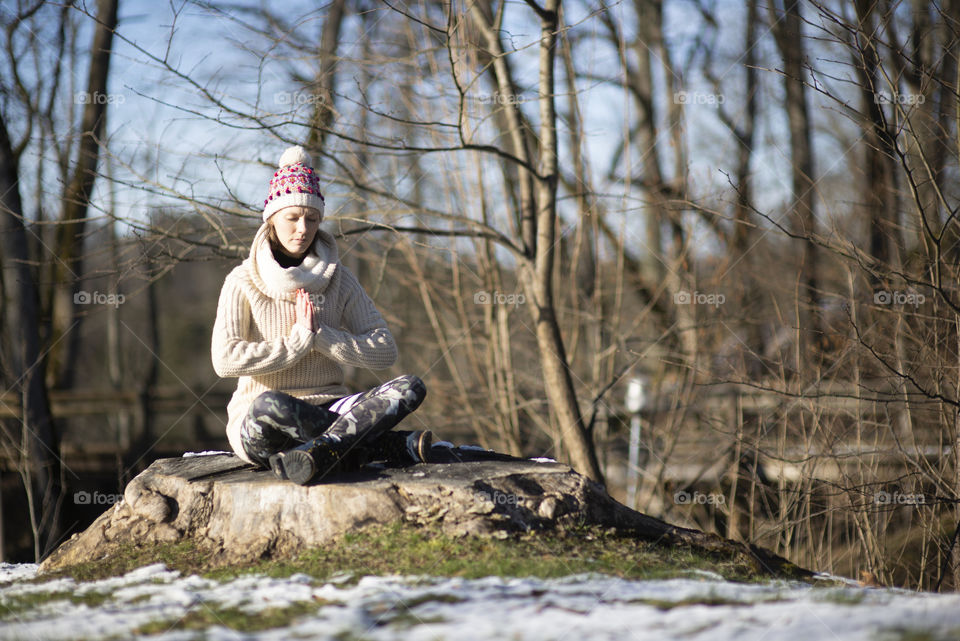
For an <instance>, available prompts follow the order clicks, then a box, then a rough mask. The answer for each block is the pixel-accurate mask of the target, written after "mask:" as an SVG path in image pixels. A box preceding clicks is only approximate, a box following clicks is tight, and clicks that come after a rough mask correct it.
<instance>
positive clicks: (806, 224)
mask: <svg viewBox="0 0 960 641" xmlns="http://www.w3.org/2000/svg"><path fill="white" fill-rule="evenodd" d="M784 4H785V7H784V9H783V15H782V16H781V15H777V13H778V10H777V8H776V6H775V5H771V6H770V11H771V14H772V15H771V21H772V23H773V28H772V30H773V34H774V37H775V39H776V41H777V47H778V48H779V50H780V55H781V56H782V57H783V73H784V76H783V84H784V89H785V90H786V104H785V108H786V111H787V123H788V128H789V131H790V150H791V160H792V163H791V164H792V177H791V189H792V192H793V202H792V203H791V206H790V209H791V213H792V227H793V232H794V233H796V234H798V235H800V236H802V237H803V238H804V239H805V240H804V242H803V256H802V265H801V267H800V282H801V287H802V293H803V295H804V296H805V300H803V301H802V303H804V304H806V305H807V309H805V310H801V311H800V319H801V325H800V337H801V339H800V340H801V345H800V348H801V358H803V357H804V356H809V355H810V346H812V345H816V343H817V341H818V340H819V338H820V335H821V329H820V320H819V314H818V308H817V297H818V292H819V285H818V282H817V278H818V265H817V262H818V257H817V246H816V244H815V243H814V242H813V240H812V239H813V238H814V236H815V235H816V232H817V226H816V219H815V207H814V203H815V196H816V193H815V190H814V181H813V148H812V144H811V139H810V137H811V133H810V132H811V129H812V128H811V123H810V113H809V109H808V108H807V92H806V87H805V86H804V80H803V79H804V64H805V60H804V56H805V55H806V54H805V52H804V46H803V37H802V36H803V34H802V26H803V17H802V16H801V15H800V3H799V2H795V1H794V0H786V1H785V2H784ZM799 365H800V363H798V366H799Z"/></svg>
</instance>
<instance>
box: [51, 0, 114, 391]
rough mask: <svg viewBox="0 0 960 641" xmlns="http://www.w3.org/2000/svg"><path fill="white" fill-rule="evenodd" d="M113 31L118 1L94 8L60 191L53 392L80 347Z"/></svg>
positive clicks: (69, 381) (69, 373)
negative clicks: (75, 142) (82, 90)
mask: <svg viewBox="0 0 960 641" xmlns="http://www.w3.org/2000/svg"><path fill="white" fill-rule="evenodd" d="M116 26H117V0H99V1H98V2H97V26H96V28H95V29H94V34H93V49H92V50H91V53H90V71H89V75H88V77H87V93H86V102H85V105H84V108H83V118H82V120H81V127H80V149H79V153H78V156H77V163H76V167H75V169H74V172H73V175H72V177H71V179H70V182H69V184H68V185H67V186H66V188H65V189H64V194H63V211H62V213H61V217H60V225H59V226H58V227H57V235H56V252H57V256H58V257H59V260H57V261H55V263H54V282H53V286H54V288H55V292H54V299H53V300H54V303H53V334H52V341H53V344H54V347H53V349H52V350H51V361H52V365H53V369H54V372H53V374H54V385H55V386H56V387H72V386H73V381H74V376H75V370H76V357H77V350H78V348H79V345H80V342H79V339H80V320H81V318H82V316H81V315H79V314H78V313H77V306H76V304H75V303H74V296H75V295H76V294H77V292H78V291H79V289H80V283H81V282H82V279H83V240H84V232H85V230H86V218H87V212H88V210H89V205H90V194H91V192H92V191H93V185H94V182H95V181H96V177H97V163H98V161H99V159H100V145H101V141H102V138H103V134H104V131H105V130H106V120H107V107H108V105H109V103H110V102H111V101H110V100H109V96H108V94H107V76H108V73H109V70H110V53H111V51H110V48H111V46H112V43H113V32H114V29H116Z"/></svg>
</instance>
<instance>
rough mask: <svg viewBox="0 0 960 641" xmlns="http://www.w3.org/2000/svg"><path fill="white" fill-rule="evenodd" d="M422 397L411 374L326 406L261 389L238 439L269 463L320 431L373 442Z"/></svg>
mask: <svg viewBox="0 0 960 641" xmlns="http://www.w3.org/2000/svg"><path fill="white" fill-rule="evenodd" d="M426 395H427V388H426V387H425V386H424V384H423V381H421V380H420V379H419V378H417V377H416V376H412V375H404V376H398V377H397V378H395V379H393V380H392V381H388V382H386V383H384V384H383V385H380V386H378V387H375V388H373V389H371V390H368V391H366V392H362V393H360V394H354V395H353V396H345V397H343V398H341V399H339V400H336V401H333V402H331V403H327V404H325V405H311V404H310V403H307V402H306V401H303V400H300V399H299V398H296V397H294V396H291V395H289V394H286V393H284V392H277V391H269V392H264V393H263V394H261V395H260V396H258V397H257V398H255V399H254V400H253V402H252V403H251V404H250V409H249V410H247V415H246V416H245V417H244V419H243V423H242V424H241V426H240V439H241V441H242V443H243V449H244V451H245V452H246V453H247V456H249V457H250V459H251V460H253V461H254V462H256V463H259V464H260V465H262V466H264V467H269V463H268V459H269V458H270V456H272V455H273V454H277V453H279V452H285V451H287V450H290V449H293V448H294V447H296V446H298V445H300V444H302V443H305V442H307V441H309V440H311V439H314V438H316V437H318V436H320V435H324V434H325V435H328V436H332V437H335V438H336V439H338V440H340V439H355V440H356V441H357V443H360V442H361V441H367V440H374V439H376V438H377V437H379V436H380V435H381V434H383V433H385V432H387V431H388V430H391V429H393V427H394V426H395V425H396V424H397V423H399V422H400V421H401V420H402V419H403V418H404V417H405V416H406V415H407V414H409V413H410V412H412V411H413V410H415V409H417V407H418V406H419V405H420V403H421V402H422V401H423V399H424V397H426Z"/></svg>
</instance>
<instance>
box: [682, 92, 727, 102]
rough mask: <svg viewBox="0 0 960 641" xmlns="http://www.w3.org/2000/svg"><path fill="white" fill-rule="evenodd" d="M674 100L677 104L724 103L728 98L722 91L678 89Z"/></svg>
mask: <svg viewBox="0 0 960 641" xmlns="http://www.w3.org/2000/svg"><path fill="white" fill-rule="evenodd" d="M673 102H674V104H677V105H722V104H723V103H724V102H726V98H725V97H724V95H723V94H721V93H700V92H699V91H678V92H677V93H675V94H673Z"/></svg>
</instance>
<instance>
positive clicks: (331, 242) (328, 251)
mask: <svg viewBox="0 0 960 641" xmlns="http://www.w3.org/2000/svg"><path fill="white" fill-rule="evenodd" d="M269 227H270V225H269V224H268V223H264V224H262V225H261V226H260V229H259V230H257V235H256V236H255V237H254V239H253V244H252V245H251V246H250V267H251V268H250V277H251V279H252V280H253V283H254V284H255V285H256V286H257V288H258V289H260V291H262V292H263V293H264V294H266V295H267V296H269V297H270V298H275V299H281V300H292V299H293V298H295V292H296V291H297V290H298V289H305V290H307V292H309V293H311V294H320V293H323V292H324V291H325V290H326V289H327V286H328V285H329V284H330V281H331V280H332V279H333V275H334V274H335V273H336V270H337V264H338V259H339V254H338V252H337V241H336V240H335V239H334V238H333V236H331V235H330V234H329V233H327V232H325V231H323V230H322V229H318V230H317V237H316V239H315V240H314V241H313V249H314V251H313V252H310V253H308V254H307V255H306V257H305V258H304V259H303V262H302V263H300V264H299V265H295V266H293V267H287V268H284V267H281V266H280V264H279V263H277V260H276V259H275V258H274V257H273V251H272V250H271V249H270V241H269V240H268V239H267V232H268V230H269Z"/></svg>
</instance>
